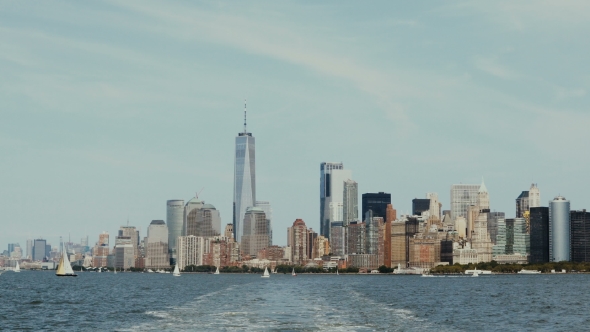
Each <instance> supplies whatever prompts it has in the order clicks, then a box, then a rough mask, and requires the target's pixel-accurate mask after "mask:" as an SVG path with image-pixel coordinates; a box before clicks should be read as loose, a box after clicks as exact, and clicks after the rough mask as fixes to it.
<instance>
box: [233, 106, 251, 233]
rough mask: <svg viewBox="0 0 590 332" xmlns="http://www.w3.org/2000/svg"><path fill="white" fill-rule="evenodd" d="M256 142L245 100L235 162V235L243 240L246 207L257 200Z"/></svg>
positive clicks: (237, 138)
mask: <svg viewBox="0 0 590 332" xmlns="http://www.w3.org/2000/svg"><path fill="white" fill-rule="evenodd" d="M255 152H256V144H255V139H254V136H252V134H251V133H249V132H248V130H247V127H246V102H245V101H244V131H243V132H241V133H239V134H238V136H237V137H236V156H235V163H234V205H233V224H234V236H235V239H236V241H237V242H241V239H242V235H243V234H244V229H243V224H242V223H243V221H244V215H245V214H246V209H247V208H249V207H252V206H254V202H256V153H255Z"/></svg>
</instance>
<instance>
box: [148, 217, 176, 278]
mask: <svg viewBox="0 0 590 332" xmlns="http://www.w3.org/2000/svg"><path fill="white" fill-rule="evenodd" d="M145 250H146V251H145V267H146V268H148V269H163V268H168V267H170V255H169V252H168V226H166V223H165V222H164V220H152V222H151V223H150V226H149V227H148V230H147V238H146V240H145Z"/></svg>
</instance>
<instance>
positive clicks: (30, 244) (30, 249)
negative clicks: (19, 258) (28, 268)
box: [27, 239, 33, 259]
mask: <svg viewBox="0 0 590 332" xmlns="http://www.w3.org/2000/svg"><path fill="white" fill-rule="evenodd" d="M27 258H29V259H33V240H32V239H27Z"/></svg>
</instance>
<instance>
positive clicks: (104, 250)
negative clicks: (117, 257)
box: [92, 232, 109, 267]
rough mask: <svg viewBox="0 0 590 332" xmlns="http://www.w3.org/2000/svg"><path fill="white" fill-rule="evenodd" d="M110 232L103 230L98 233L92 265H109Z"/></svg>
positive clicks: (93, 250)
mask: <svg viewBox="0 0 590 332" xmlns="http://www.w3.org/2000/svg"><path fill="white" fill-rule="evenodd" d="M108 256H109V233H107V232H102V234H99V235H98V242H96V245H95V246H94V248H93V249H92V266H94V267H102V266H107V265H108Z"/></svg>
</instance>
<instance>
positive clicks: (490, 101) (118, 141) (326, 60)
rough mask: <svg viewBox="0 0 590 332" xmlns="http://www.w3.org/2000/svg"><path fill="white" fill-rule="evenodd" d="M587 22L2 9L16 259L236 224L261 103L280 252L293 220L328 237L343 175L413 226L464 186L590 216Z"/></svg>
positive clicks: (382, 9)
mask: <svg viewBox="0 0 590 332" xmlns="http://www.w3.org/2000/svg"><path fill="white" fill-rule="evenodd" d="M257 5H258V6H257ZM262 5H264V6H262ZM261 7H264V8H265V10H264V11H261V10H260V9H259V8H261ZM588 12H589V10H588V5H587V4H580V3H576V2H563V3H560V4H559V5H557V4H551V3H542V4H539V3H536V2H524V3H520V4H517V5H516V4H510V3H509V2H498V3H489V4H488V3H486V4H482V3H471V4H467V5H465V4H463V3H458V2H451V3H445V4H437V5H431V6H426V5H425V4H407V5H403V6H397V5H395V4H391V3H387V2H381V3H378V4H376V5H375V6H373V7H362V6H359V5H354V4H351V3H340V2H339V3H333V2H332V3H325V4H321V5H320V4H301V3H296V2H285V3H281V4H276V3H268V2H255V3H251V4H235V5H234V6H232V7H231V8H229V7H227V6H224V5H222V4H210V5H199V4H186V3H179V2H173V3H169V4H166V5H164V4H160V3H155V2H145V3H141V4H138V3H134V2H126V3H124V4H113V3H84V4H82V3H80V4H75V5H71V6H68V5H65V4H49V3H40V4H36V6H34V7H32V6H25V5H24V4H18V3H16V4H13V5H11V6H6V7H3V11H1V12H0V18H1V20H0V21H1V22H2V26H1V29H0V38H2V40H3V43H2V52H1V55H0V70H2V72H3V73H5V75H2V77H0V84H1V85H2V86H3V88H4V89H0V91H1V92H0V94H1V98H0V100H2V101H3V102H2V105H1V106H0V114H1V116H2V118H3V121H1V122H0V133H1V134H0V153H1V154H2V156H3V158H2V159H1V161H0V171H1V174H2V175H0V177H1V180H2V183H3V186H2V188H0V197H1V198H2V199H0V211H3V217H4V218H5V219H6V221H5V222H4V223H3V230H2V232H1V234H0V246H2V247H6V245H7V244H8V243H20V244H21V245H23V244H24V243H26V240H27V239H36V238H38V237H39V236H42V237H43V238H44V239H47V242H48V243H51V244H53V245H57V243H59V236H63V237H64V238H66V237H67V236H68V234H71V237H72V238H73V239H78V238H81V237H85V236H87V235H88V236H89V237H90V244H94V242H96V241H97V239H96V237H97V236H98V234H100V233H101V232H102V231H108V232H109V233H111V234H115V231H116V230H117V229H119V227H120V226H121V225H124V224H126V223H127V220H129V222H130V224H131V225H135V226H136V227H138V229H141V232H142V235H145V234H146V229H147V227H148V225H149V223H150V221H151V220H166V208H165V205H164V204H165V203H164V202H165V201H167V200H173V199H181V200H184V201H187V200H189V199H190V198H191V197H192V195H193V193H194V192H197V191H199V190H200V189H201V188H204V190H203V192H202V193H201V194H200V195H199V196H200V198H201V199H202V200H204V201H206V202H207V203H210V204H213V205H215V206H216V208H217V209H218V210H219V212H220V217H221V223H222V225H226V224H228V223H231V222H232V186H233V165H234V161H233V158H234V155H233V152H234V147H233V144H234V142H233V141H232V137H234V136H235V134H236V132H239V130H240V122H241V121H240V119H241V113H242V110H241V107H240V105H241V101H242V100H243V99H244V98H247V99H248V100H249V104H250V109H251V112H250V114H249V115H248V116H249V125H250V127H251V131H252V132H254V133H256V136H257V138H258V146H257V148H258V150H259V151H258V152H259V153H258V156H257V165H256V168H257V173H258V174H257V183H256V184H257V194H256V196H257V198H258V197H260V198H263V199H264V200H268V201H269V202H271V204H272V208H273V229H274V230H275V232H274V235H273V238H274V240H273V242H274V243H275V244H281V245H284V244H286V242H287V241H286V235H285V234H284V232H283V231H282V230H284V229H286V227H289V226H290V225H292V223H293V220H295V219H303V220H304V221H305V222H306V224H307V226H308V227H311V228H313V229H314V230H315V231H319V230H320V225H319V224H318V223H317V222H316V221H317V220H318V219H319V218H318V211H319V209H320V207H319V202H318V199H317V187H318V186H317V181H318V179H317V166H318V164H319V163H321V162H322V161H326V160H328V161H329V160H332V161H339V162H343V163H344V164H345V165H346V168H347V169H350V170H352V171H353V173H354V181H355V182H357V183H358V194H359V195H361V194H363V193H375V192H387V193H391V201H392V203H393V207H394V208H395V209H397V211H398V214H405V213H406V212H410V211H411V209H412V202H411V201H412V199H414V198H423V197H424V194H425V193H429V192H436V193H438V195H439V201H440V202H441V203H442V204H443V206H442V209H443V210H448V209H450V197H449V196H448V195H449V188H450V186H451V185H453V184H460V183H467V184H469V183H480V179H481V177H482V176H484V178H485V180H486V186H487V187H488V189H489V192H490V193H491V194H492V198H491V202H490V206H491V210H492V211H501V212H505V213H506V218H512V217H514V215H513V214H514V200H515V199H516V198H517V197H518V195H519V194H520V193H521V192H522V191H525V190H528V188H529V187H530V184H531V183H538V184H539V187H540V188H541V191H542V193H543V196H542V197H541V206H547V204H548V202H549V201H550V200H551V199H553V198H554V197H556V196H559V195H562V196H564V197H567V199H568V200H569V201H571V210H579V209H584V208H587V206H588V203H589V202H590V194H589V193H588V192H587V191H586V190H585V188H584V185H583V184H584V182H585V181H584V180H586V179H587V175H586V172H585V169H584V165H585V164H586V158H588V157H587V156H585V155H584V154H583V153H582V151H584V145H583V144H584V143H585V142H587V141H588V140H589V139H590V137H589V135H590V133H589V132H588V131H587V130H584V129H585V127H586V126H587V125H588V124H590V115H589V114H588V113H587V112H586V110H587V108H588V105H589V102H588V94H587V92H588V91H589V90H590V85H589V83H588V82H589V81H588V79H587V77H586V76H585V75H584V74H583V73H584V72H585V71H584V70H582V69H584V68H586V66H587V64H586V63H585V62H584V60H583V59H582V58H583V57H580V55H582V54H586V53H587V48H588V45H587V43H586V42H584V40H586V39H585V38H584V36H583V31H586V30H587V28H588V25H589V23H588V22H589V20H588V19H587V18H588V14H587V13H588ZM392 13H393V14H392ZM153 22H157V23H158V25H157V26H159V27H160V28H155V27H154V26H155V25H154V24H153ZM220 25H223V26H224V27H225V28H226V29H225V30H224V29H217V27H219V26H220ZM540 39H542V40H543V42H537V41H538V40H540ZM580 40H581V42H580ZM576 154H580V157H579V158H581V159H578V160H577V161H576V162H573V161H571V160H570V159H571V158H572V156H574V155H576ZM492 156H493V158H492ZM371 157H373V158H374V159H375V160H378V161H379V162H376V161H369V158H371ZM576 157H577V156H576ZM359 217H360V216H359Z"/></svg>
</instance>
